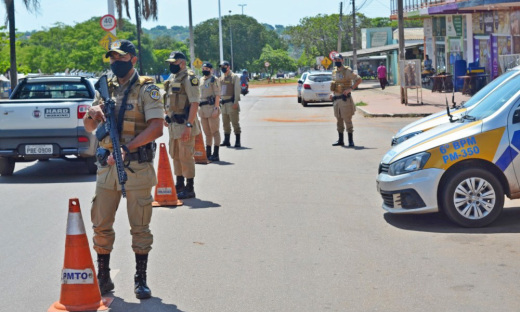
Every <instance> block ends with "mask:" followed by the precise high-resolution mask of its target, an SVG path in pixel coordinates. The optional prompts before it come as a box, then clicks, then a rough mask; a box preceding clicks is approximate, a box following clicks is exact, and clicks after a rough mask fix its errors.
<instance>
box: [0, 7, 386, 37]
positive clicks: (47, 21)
mask: <svg viewBox="0 0 520 312" xmlns="http://www.w3.org/2000/svg"><path fill="white" fill-rule="evenodd" d="M129 2H130V4H131V10H130V11H131V12H130V14H131V17H132V22H134V23H135V18H134V14H133V12H134V9H133V1H129ZM340 2H341V0H321V1H319V0H220V5H221V14H222V15H226V14H229V11H230V10H231V11H232V12H231V14H241V13H242V7H241V6H239V4H246V6H244V7H243V9H244V14H246V15H249V16H252V17H254V18H255V19H257V20H258V21H259V22H260V23H268V24H271V25H275V24H279V25H284V26H289V25H296V24H298V22H299V20H300V19H301V18H303V17H307V16H315V15H317V14H333V13H338V12H339V3H340ZM40 3H41V4H40V10H39V13H38V14H35V13H34V12H33V13H30V12H28V11H27V10H26V9H25V7H24V5H23V2H22V0H15V9H16V28H17V29H18V30H19V31H30V30H42V29H43V28H49V27H52V26H54V25H55V24H56V23H58V22H61V23H64V24H65V25H69V26H73V25H74V24H76V23H80V22H83V21H86V20H88V19H90V18H91V17H93V16H102V15H105V14H107V13H108V4H107V0H40ZM191 3H192V12H193V13H192V15H193V16H192V18H193V25H197V24H198V23H200V22H203V21H205V20H207V19H209V18H214V17H218V0H191ZM389 3H390V1H389V0H356V7H360V6H361V5H363V4H364V5H363V6H362V7H361V10H360V12H361V13H363V14H365V15H366V16H368V17H389V16H390V4H389ZM158 6H159V15H158V20H157V21H143V27H144V28H152V27H154V26H157V25H162V26H167V27H171V26H188V24H189V19H188V0H158ZM351 12H352V4H351V0H343V13H344V14H346V13H347V14H348V13H351ZM0 16H2V17H3V16H5V6H4V5H3V4H2V5H1V6H0Z"/></svg>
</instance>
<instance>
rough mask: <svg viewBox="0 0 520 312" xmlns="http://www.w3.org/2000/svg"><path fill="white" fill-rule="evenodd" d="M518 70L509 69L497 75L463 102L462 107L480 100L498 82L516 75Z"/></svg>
mask: <svg viewBox="0 0 520 312" xmlns="http://www.w3.org/2000/svg"><path fill="white" fill-rule="evenodd" d="M518 73H519V71H518V70H513V71H509V72H507V73H505V74H503V75H500V76H498V77H497V78H496V79H495V80H493V81H491V82H490V83H488V84H487V85H486V86H485V87H484V88H482V89H480V91H479V92H477V93H475V95H473V96H472V97H471V98H470V99H469V100H468V101H467V102H466V103H464V105H463V106H464V107H466V108H468V107H471V106H473V105H475V104H477V103H478V102H480V100H482V99H483V98H484V97H485V96H486V95H488V94H489V93H490V92H491V91H492V90H493V89H495V88H496V87H497V86H498V85H499V84H501V83H502V82H504V81H506V80H507V79H509V78H511V76H514V75H518Z"/></svg>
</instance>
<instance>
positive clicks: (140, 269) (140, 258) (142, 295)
mask: <svg viewBox="0 0 520 312" xmlns="http://www.w3.org/2000/svg"><path fill="white" fill-rule="evenodd" d="M147 265H148V254H144V255H139V254H135V270H136V272H135V277H134V293H135V297H136V298H137V299H148V298H150V297H151V296H152V291H151V290H150V288H148V285H146V266H147Z"/></svg>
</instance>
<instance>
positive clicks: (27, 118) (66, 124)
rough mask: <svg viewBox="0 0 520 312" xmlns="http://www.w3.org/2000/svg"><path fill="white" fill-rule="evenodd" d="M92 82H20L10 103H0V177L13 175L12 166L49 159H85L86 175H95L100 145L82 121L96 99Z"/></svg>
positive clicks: (46, 78) (28, 79)
mask: <svg viewBox="0 0 520 312" xmlns="http://www.w3.org/2000/svg"><path fill="white" fill-rule="evenodd" d="M95 81H96V79H93V78H85V77H79V76H32V77H26V78H24V79H22V80H20V82H19V84H18V85H17V86H16V88H15V89H14V90H13V92H12V94H11V96H10V97H9V99H8V100H3V101H0V175H2V176H9V175H12V174H13V172H14V167H15V163H16V162H19V161H34V160H48V159H49V158H65V159H68V160H84V162H85V164H86V166H87V170H88V172H89V173H91V174H93V173H96V170H97V166H96V164H95V162H96V159H95V154H96V148H97V144H98V142H97V140H96V137H95V135H93V134H92V133H88V132H86V131H85V128H84V127H83V120H82V119H83V116H85V114H86V113H87V111H88V108H89V107H90V105H91V103H92V100H93V99H94V94H95V90H94V83H95ZM71 156H74V157H71Z"/></svg>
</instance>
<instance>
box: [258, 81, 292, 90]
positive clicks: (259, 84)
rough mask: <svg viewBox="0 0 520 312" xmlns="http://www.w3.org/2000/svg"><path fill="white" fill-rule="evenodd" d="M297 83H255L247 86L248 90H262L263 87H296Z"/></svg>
mask: <svg viewBox="0 0 520 312" xmlns="http://www.w3.org/2000/svg"><path fill="white" fill-rule="evenodd" d="M297 85H298V83H297V82H288V83H255V84H249V89H254V88H263V87H278V86H297Z"/></svg>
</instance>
